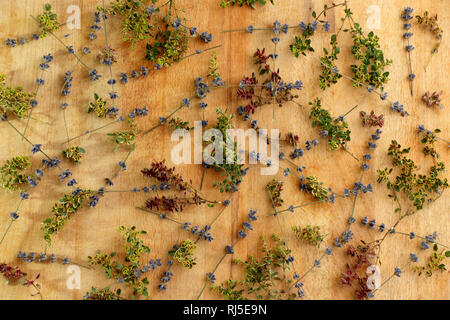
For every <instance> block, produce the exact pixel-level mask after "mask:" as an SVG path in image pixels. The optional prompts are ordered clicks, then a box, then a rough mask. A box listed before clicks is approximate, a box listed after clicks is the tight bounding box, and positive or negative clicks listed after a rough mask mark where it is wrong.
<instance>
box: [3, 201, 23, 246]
mask: <svg viewBox="0 0 450 320" xmlns="http://www.w3.org/2000/svg"><path fill="white" fill-rule="evenodd" d="M22 201H23V198H22V197H21V198H20V200H19V204H18V205H17V208H16V211H14V213H15V214H16V215H17V213H18V212H19V210H20V206H21V204H22ZM15 217H16V216H14V217H13V216H11V222H10V223H9V225H8V227H7V228H6V231H5V232H4V233H3V236H2V239H1V240H0V245H1V244H2V243H3V240H4V239H5V237H6V235H7V234H8V232H9V230H10V229H11V227H12V225H13V223H14V222H15V221H16V220H17V219H15ZM17 217H18V216H17Z"/></svg>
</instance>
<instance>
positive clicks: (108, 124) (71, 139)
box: [61, 118, 122, 144]
mask: <svg viewBox="0 0 450 320" xmlns="http://www.w3.org/2000/svg"><path fill="white" fill-rule="evenodd" d="M121 121H122V119H121V118H118V119H116V120H114V121H112V122H110V123H107V124H105V125H103V126H100V127H98V128H95V129H92V130H87V131H85V133H83V134H80V135H78V136H76V137H73V138H70V139H68V140H67V141H65V142H62V143H61V144H65V143H69V142H72V141H74V140H77V139H79V138H82V137H84V136H87V135H89V134H92V133H94V132H96V131H99V130H102V129H104V128H106V127H109V126H110V125H113V124H115V123H117V122H121Z"/></svg>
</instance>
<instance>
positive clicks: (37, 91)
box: [22, 54, 53, 141]
mask: <svg viewBox="0 0 450 320" xmlns="http://www.w3.org/2000/svg"><path fill="white" fill-rule="evenodd" d="M48 56H49V57H51V60H53V57H52V56H51V55H50V54H49V55H48ZM44 61H47V60H46V58H45V56H44ZM44 63H46V62H44ZM45 70H46V69H45V68H42V71H41V75H40V77H39V79H42V77H43V76H44V72H45ZM42 85H43V84H39V83H38V85H37V88H36V91H35V94H34V98H35V99H36V98H37V95H38V93H39V89H40V88H41V86H42ZM33 109H34V108H31V109H30V112H29V113H28V115H27V116H28V119H27V123H26V125H25V129H24V130H23V136H24V137H23V138H22V141H23V140H24V138H25V135H26V133H27V129H28V126H29V124H30V119H31V115H32V114H33Z"/></svg>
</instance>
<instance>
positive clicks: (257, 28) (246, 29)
mask: <svg viewBox="0 0 450 320" xmlns="http://www.w3.org/2000/svg"><path fill="white" fill-rule="evenodd" d="M344 5H346V1H345V2H341V3H337V4H333V5H332V6H329V7H327V8H326V9H324V10H322V11H321V12H320V13H319V14H318V15H317V16H316V18H315V20H314V21H318V20H319V18H320V17H321V16H322V15H323V14H324V12H326V11H328V10H330V9H334V8H336V7H339V6H344ZM298 28H300V26H299V25H294V26H288V29H298ZM269 30H270V31H273V27H271V28H268V27H253V26H251V32H253V31H269ZM237 31H246V32H249V33H251V32H250V31H249V28H248V27H247V28H245V29H232V30H223V31H222V33H227V32H237Z"/></svg>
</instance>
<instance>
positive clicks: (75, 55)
mask: <svg viewBox="0 0 450 320" xmlns="http://www.w3.org/2000/svg"><path fill="white" fill-rule="evenodd" d="M30 16H31V18H33V19H34V20H35V21H36V22H38V23H39V20H38V19H36V18H35V17H34V16H32V15H30ZM48 33H50V34H51V35H52V36H53V37H54V38H55V39H56V40H58V42H59V43H61V44H62V45H63V46H64V47H65V48H66V49H67V50H69V49H70V47H69V46H67V45H66V44H65V43H64V42H63V41H62V40H61V39H60V38H58V37H57V36H56V35H55V34H54V33H53V32H52V31H48ZM70 54H72V55H73V56H74V57H75V58H76V59H77V60H78V61H79V62H80V63H81V64H82V65H83V66H84V67H85V68H86V69H87V70H88V71H90V70H91V69H90V68H89V67H88V66H87V65H86V64H85V63H84V62H83V61H81V58H80V57H79V56H78V55H77V54H76V53H75V52H70Z"/></svg>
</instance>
